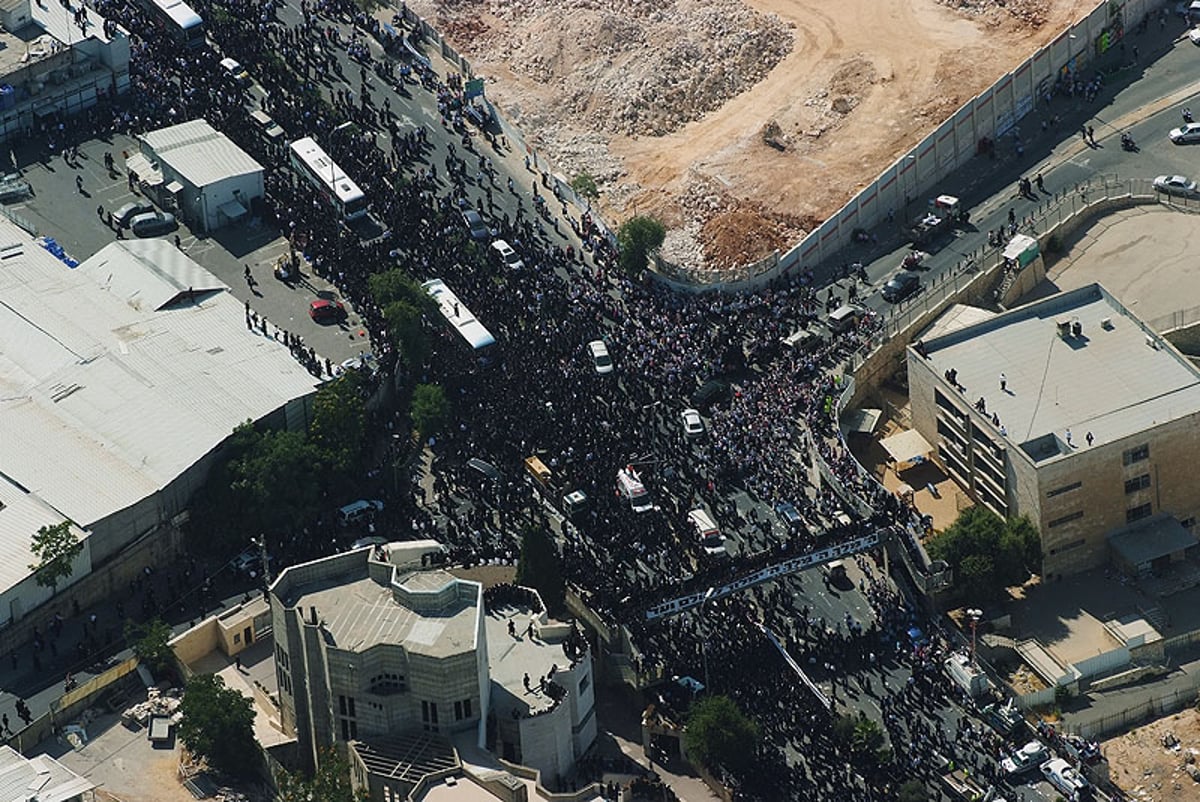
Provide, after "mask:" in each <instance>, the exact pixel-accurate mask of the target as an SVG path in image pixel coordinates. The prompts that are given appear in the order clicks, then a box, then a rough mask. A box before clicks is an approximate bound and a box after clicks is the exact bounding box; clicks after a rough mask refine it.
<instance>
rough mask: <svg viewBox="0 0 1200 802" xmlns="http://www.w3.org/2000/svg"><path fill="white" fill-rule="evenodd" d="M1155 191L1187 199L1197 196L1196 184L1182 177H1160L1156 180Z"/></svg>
mask: <svg viewBox="0 0 1200 802" xmlns="http://www.w3.org/2000/svg"><path fill="white" fill-rule="evenodd" d="M1154 189H1155V191H1157V192H1162V193H1163V194H1166V195H1179V196H1181V197H1185V198H1192V197H1195V196H1196V182H1195V181H1189V180H1188V179H1187V178H1186V177H1184V176H1182V175H1160V176H1159V177H1158V178H1156V179H1154Z"/></svg>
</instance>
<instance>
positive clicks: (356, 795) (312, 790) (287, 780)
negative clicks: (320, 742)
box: [275, 749, 368, 802]
mask: <svg viewBox="0 0 1200 802" xmlns="http://www.w3.org/2000/svg"><path fill="white" fill-rule="evenodd" d="M317 762H318V766H317V771H316V773H315V774H314V775H313V777H312V779H311V780H310V779H305V778H304V777H301V776H300V775H298V774H292V773H290V772H287V771H284V772H283V773H282V775H281V776H280V778H279V794H278V796H276V797H275V800H276V802H366V800H367V798H368V795H367V790H366V789H365V788H360V789H358V791H355V790H354V786H353V783H352V782H351V778H350V761H348V760H346V759H345V758H344V757H342V756H341V755H340V754H338V752H337V750H336V749H322V750H321V753H320V756H319V757H318V761H317Z"/></svg>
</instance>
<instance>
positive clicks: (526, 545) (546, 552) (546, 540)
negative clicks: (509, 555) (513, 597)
mask: <svg viewBox="0 0 1200 802" xmlns="http://www.w3.org/2000/svg"><path fill="white" fill-rule="evenodd" d="M517 584H518V585H527V586H529V587H531V588H535V589H536V590H537V592H538V593H539V594H540V595H541V597H542V601H544V602H545V603H546V607H547V608H549V611H550V612H551V613H557V612H559V611H560V610H562V609H563V608H564V607H565V606H566V603H567V583H566V580H564V579H563V573H562V565H561V564H560V563H559V559H558V549H557V548H556V547H555V545H554V541H553V540H552V539H551V537H550V533H549V532H547V531H546V530H545V529H544V528H542V527H538V526H526V527H525V529H524V531H522V532H521V556H520V558H519V559H518V560H517Z"/></svg>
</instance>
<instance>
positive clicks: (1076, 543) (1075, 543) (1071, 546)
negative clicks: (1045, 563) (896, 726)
mask: <svg viewBox="0 0 1200 802" xmlns="http://www.w3.org/2000/svg"><path fill="white" fill-rule="evenodd" d="M1086 542H1087V541H1086V540H1085V539H1083V538H1079V540H1072V541H1071V542H1070V543H1068V544H1067V545H1065V546H1062V547H1061V548H1057V549H1050V555H1051V556H1053V555H1055V554H1062V553H1063V552H1064V551H1070V550H1071V549H1077V548H1079V547H1080V546H1082V545H1083V544H1084V543H1086Z"/></svg>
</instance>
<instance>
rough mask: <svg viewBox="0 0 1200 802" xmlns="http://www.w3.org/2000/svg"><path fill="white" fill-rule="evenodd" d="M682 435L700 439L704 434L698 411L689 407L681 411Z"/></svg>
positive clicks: (702, 422)
mask: <svg viewBox="0 0 1200 802" xmlns="http://www.w3.org/2000/svg"><path fill="white" fill-rule="evenodd" d="M681 417H682V418H683V433H684V434H686V435H687V436H688V437H700V436H701V435H702V434H704V421H703V420H701V419H700V410H698V409H692V408H691V407H689V408H687V409H685V410H684V411H683V415H682V416H681Z"/></svg>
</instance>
